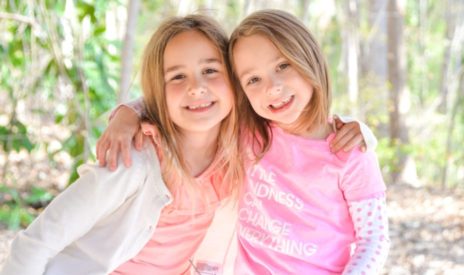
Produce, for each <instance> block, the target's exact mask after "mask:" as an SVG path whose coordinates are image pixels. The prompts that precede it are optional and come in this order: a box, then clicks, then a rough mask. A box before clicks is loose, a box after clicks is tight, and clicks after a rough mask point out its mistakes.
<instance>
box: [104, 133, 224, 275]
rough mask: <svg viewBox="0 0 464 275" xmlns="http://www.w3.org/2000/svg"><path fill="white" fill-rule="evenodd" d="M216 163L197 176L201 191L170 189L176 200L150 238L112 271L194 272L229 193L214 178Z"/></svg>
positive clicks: (183, 188)
mask: <svg viewBox="0 0 464 275" xmlns="http://www.w3.org/2000/svg"><path fill="white" fill-rule="evenodd" d="M142 127H143V130H144V133H145V134H148V135H152V136H156V130H155V128H154V127H153V126H151V125H149V124H143V126H142ZM155 139H156V138H155ZM158 155H160V153H159V152H158ZM160 160H161V162H162V157H161V156H160ZM212 167H214V163H213V164H212V165H210V166H209V168H207V169H206V170H205V171H204V172H202V173H201V174H200V175H199V176H197V177H196V178H195V182H196V183H197V186H198V190H196V191H197V192H192V190H188V189H187V188H186V187H185V186H181V184H176V185H175V186H177V188H175V189H174V190H172V189H171V190H170V191H171V194H172V197H173V202H172V203H171V204H170V205H168V206H167V207H165V208H164V209H163V210H162V212H161V216H160V220H159V222H158V225H157V227H156V229H155V232H154V234H153V236H152V238H151V239H150V241H149V242H148V243H147V244H146V245H145V247H144V248H143V249H142V250H141V251H140V252H139V254H138V255H137V256H135V257H134V258H133V259H131V260H129V261H127V262H126V263H124V264H122V265H121V266H119V267H118V268H117V269H116V270H115V271H114V272H113V273H112V274H137V275H145V274H146V275H149V274H190V270H191V264H190V261H189V260H190V258H191V257H192V255H193V254H194V253H195V251H196V250H197V248H198V247H199V245H200V243H201V241H202V240H203V238H204V237H205V234H206V231H207V229H208V227H209V225H210V224H211V222H212V220H213V217H214V212H215V210H216V209H217V207H218V205H219V202H220V200H221V199H223V198H224V197H225V196H226V194H224V192H222V191H221V190H222V189H221V183H220V182H213V180H212V179H213V177H212V176H213V172H214V170H213V169H212ZM177 180H179V181H180V180H181V179H177ZM189 191H190V192H189Z"/></svg>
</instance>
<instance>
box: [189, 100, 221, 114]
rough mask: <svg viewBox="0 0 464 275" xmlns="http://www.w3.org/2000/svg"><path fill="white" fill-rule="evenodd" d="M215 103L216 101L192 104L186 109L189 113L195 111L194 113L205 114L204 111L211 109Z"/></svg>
mask: <svg viewBox="0 0 464 275" xmlns="http://www.w3.org/2000/svg"><path fill="white" fill-rule="evenodd" d="M215 103H216V102H214V101H209V102H204V103H200V104H191V105H187V106H185V109H187V110H189V111H193V112H203V111H206V110H208V109H210V108H211V107H212V106H213V105H214V104H215Z"/></svg>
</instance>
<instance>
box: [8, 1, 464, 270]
mask: <svg viewBox="0 0 464 275" xmlns="http://www.w3.org/2000/svg"><path fill="white" fill-rule="evenodd" d="M262 8H278V9H282V10H286V11H288V12H291V13H293V14H295V15H296V16H298V17H299V18H300V19H301V20H302V21H303V22H304V23H305V24H306V25H307V26H308V27H309V28H310V29H311V31H312V32H313V33H314V34H315V36H316V37H317V39H318V40H319V42H320V44H321V46H322V48H323V51H324V53H325V55H326V58H327V61H328V63H329V68H330V74H331V78H332V82H333V84H334V85H333V105H332V112H333V113H337V114H347V115H353V116H355V117H357V118H359V119H361V120H362V121H365V122H366V123H367V124H368V125H369V127H371V129H372V130H373V131H374V132H375V134H376V136H377V138H378V140H379V145H378V147H377V153H378V156H379V160H380V164H381V168H382V172H383V175H384V178H385V182H386V183H387V187H388V188H389V191H388V196H389V201H390V220H391V229H390V231H391V235H392V240H393V248H392V252H391V256H390V259H389V262H388V264H387V267H386V271H385V272H386V274H464V237H463V236H464V233H463V232H464V202H463V201H464V150H463V144H464V142H463V141H464V138H463V136H464V50H463V46H464V0H445V1H439V0H417V1H404V0H402V1H400V0H312V1H309V0H286V1H277V0H273V1H272V0H270V1H264V0H237V1H231V0H228V1H213V0H180V1H173V0H171V1H169V0H167V1H161V0H152V1H150V0H93V1H92V0H63V1H54V0H0V106H1V107H0V232H2V234H0V236H3V237H0V243H2V242H3V243H2V244H3V246H1V245H0V251H3V252H4V251H5V250H7V245H8V243H9V242H10V241H11V237H12V236H14V233H15V232H16V231H17V230H18V229H20V228H21V227H24V226H27V224H29V223H30V222H31V221H32V220H33V219H34V217H35V216H36V215H37V214H38V213H39V212H40V211H41V210H42V209H43V207H44V206H45V205H46V204H47V203H48V202H49V201H50V200H51V199H52V198H53V197H54V196H56V195H57V194H58V193H59V192H61V191H62V190H63V189H64V188H66V186H67V185H68V184H69V183H70V182H72V181H73V180H75V178H76V176H77V174H76V167H77V166H78V165H80V164H82V163H84V162H87V161H94V160H95V143H96V140H97V139H98V137H99V135H100V134H101V133H102V131H103V130H104V128H105V126H106V125H107V119H108V116H107V115H108V114H107V112H108V110H110V109H111V108H113V107H114V106H116V104H117V103H118V102H125V101H127V100H129V99H132V98H136V97H138V96H139V95H140V94H141V91H140V85H139V83H138V77H139V74H138V73H139V68H140V66H139V64H140V54H141V51H142V49H143V46H144V45H145V43H146V42H147V40H148V38H149V37H150V35H151V33H152V32H153V30H154V29H155V28H156V26H157V25H158V24H159V22H161V21H162V20H163V19H164V18H166V17H168V16H170V15H183V14H187V13H190V12H195V11H202V12H203V13H207V14H210V15H212V16H213V17H215V18H216V19H217V20H219V21H220V22H221V23H223V25H224V27H225V28H226V29H227V30H228V31H229V32H230V31H231V30H233V28H234V26H235V25H236V24H237V23H238V22H240V20H241V19H243V18H244V17H245V16H246V15H247V14H249V13H251V12H252V11H254V10H258V9H262ZM2 238H3V239H2ZM3 255H4V253H3ZM2 259H3V258H2V253H1V252H0V265H1V262H2Z"/></svg>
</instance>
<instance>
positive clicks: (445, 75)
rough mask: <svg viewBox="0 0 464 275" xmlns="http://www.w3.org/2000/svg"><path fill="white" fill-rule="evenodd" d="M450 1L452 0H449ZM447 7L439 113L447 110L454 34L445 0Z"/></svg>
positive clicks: (451, 19)
mask: <svg viewBox="0 0 464 275" xmlns="http://www.w3.org/2000/svg"><path fill="white" fill-rule="evenodd" d="M451 3H452V1H451ZM445 4H446V6H448V8H447V9H445V14H444V17H445V18H444V20H445V22H446V33H445V51H444V55H443V64H442V68H441V79H440V106H439V107H438V110H439V111H440V112H441V113H445V114H446V112H447V109H448V91H449V87H448V83H449V77H450V69H451V44H452V41H453V34H454V19H453V13H452V12H451V11H450V9H449V4H450V3H449V1H445Z"/></svg>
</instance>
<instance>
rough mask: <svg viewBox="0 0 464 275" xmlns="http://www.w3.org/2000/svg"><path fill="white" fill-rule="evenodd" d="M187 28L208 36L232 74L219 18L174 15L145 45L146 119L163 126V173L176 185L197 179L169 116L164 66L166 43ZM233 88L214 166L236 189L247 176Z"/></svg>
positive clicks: (160, 138) (160, 127) (222, 177)
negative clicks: (240, 149) (174, 181)
mask: <svg viewBox="0 0 464 275" xmlns="http://www.w3.org/2000/svg"><path fill="white" fill-rule="evenodd" d="M186 31H197V32H199V33H201V34H203V35H204V36H205V37H206V38H208V40H209V41H211V43H213V44H214V45H215V47H216V48H217V50H218V51H219V52H220V53H221V57H222V61H223V62H224V64H225V66H226V69H227V74H228V77H229V78H230V75H231V70H230V65H229V62H228V58H227V49H228V39H227V35H226V34H225V32H224V30H223V29H222V28H221V27H220V26H219V24H218V23H217V22H216V21H214V20H213V19H211V18H209V17H207V16H204V15H197V14H195V15H188V16H185V17H173V18H170V19H168V20H166V21H164V22H163V23H162V24H161V25H160V26H159V28H158V29H157V31H156V32H155V33H154V34H153V35H152V37H151V39H150V41H149V42H148V44H147V46H146V47H145V51H144V55H143V60H142V70H141V82H142V90H143V94H144V104H145V110H146V114H145V116H146V117H145V120H147V121H149V122H150V123H153V124H154V125H156V126H157V128H158V130H159V135H160V137H159V139H158V142H159V143H160V146H158V147H159V149H160V150H162V153H163V158H164V159H163V163H164V164H163V167H162V168H163V177H164V178H165V180H166V181H167V184H168V187H172V186H170V185H172V182H173V181H172V179H174V178H175V177H181V178H183V179H186V180H185V181H184V182H190V183H193V177H192V176H190V175H189V174H188V172H187V171H188V169H187V164H186V162H185V158H184V156H183V154H182V152H181V150H180V148H181V147H180V146H179V142H181V140H182V139H181V133H180V131H179V129H178V127H177V126H176V125H175V124H174V123H173V121H172V120H171V118H170V116H169V112H168V108H167V101H166V93H165V78H164V70H163V68H164V51H165V49H166V45H167V44H168V42H169V41H170V40H171V39H172V38H173V37H174V36H176V35H178V34H180V33H183V32H186ZM191 43H195V41H192V42H191ZM231 90H233V91H234V96H233V97H234V104H233V108H232V110H231V112H230V113H229V114H228V115H227V117H226V118H224V120H223V121H222V122H221V126H220V130H219V135H218V137H217V152H216V158H215V159H216V160H218V161H216V162H215V163H217V166H216V167H214V169H215V171H217V173H214V176H215V177H217V178H216V179H215V180H220V181H223V182H224V183H225V184H226V185H224V187H225V188H226V189H227V191H228V192H235V191H236V190H238V189H237V188H238V187H239V184H240V183H241V182H242V180H243V170H242V169H243V167H242V162H241V157H240V153H239V149H238V131H239V130H238V112H237V109H236V104H235V103H236V101H237V98H236V92H235V89H232V88H231ZM188 179H190V180H188Z"/></svg>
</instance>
